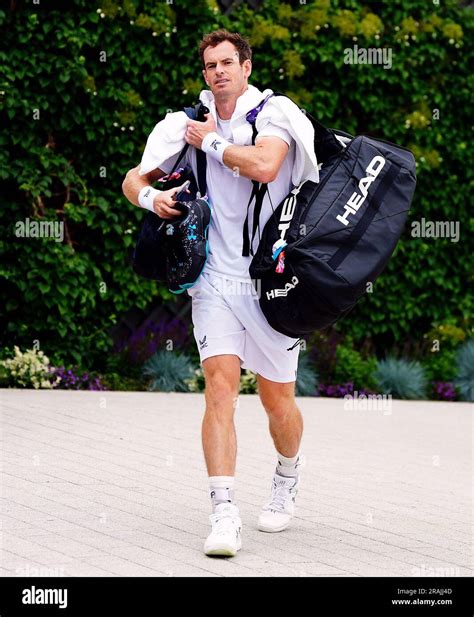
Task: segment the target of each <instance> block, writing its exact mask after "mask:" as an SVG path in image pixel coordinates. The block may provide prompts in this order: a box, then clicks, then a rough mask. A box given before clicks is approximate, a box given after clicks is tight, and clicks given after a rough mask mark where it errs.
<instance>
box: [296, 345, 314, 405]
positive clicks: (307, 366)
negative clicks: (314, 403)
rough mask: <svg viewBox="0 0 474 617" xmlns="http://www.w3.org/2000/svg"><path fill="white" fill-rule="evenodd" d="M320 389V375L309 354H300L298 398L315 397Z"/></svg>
mask: <svg viewBox="0 0 474 617" xmlns="http://www.w3.org/2000/svg"><path fill="white" fill-rule="evenodd" d="M317 387H318V374H317V372H316V369H315V367H314V366H313V365H312V363H311V361H310V358H309V356H308V354H306V353H300V355H299V358H298V375H297V378H296V396H314V395H315V394H316V388H317Z"/></svg>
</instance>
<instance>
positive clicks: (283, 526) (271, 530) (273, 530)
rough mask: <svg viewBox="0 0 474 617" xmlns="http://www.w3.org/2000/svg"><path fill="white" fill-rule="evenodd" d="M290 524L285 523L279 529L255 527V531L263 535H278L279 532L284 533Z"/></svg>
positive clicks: (262, 526)
mask: <svg viewBox="0 0 474 617" xmlns="http://www.w3.org/2000/svg"><path fill="white" fill-rule="evenodd" d="M290 523H291V521H290V522H289V523H286V524H285V525H281V526H280V527H266V526H265V525H260V524H259V525H257V529H258V530H259V531H264V532H265V533H278V532H279V531H284V530H285V529H287V528H288V527H289V526H290Z"/></svg>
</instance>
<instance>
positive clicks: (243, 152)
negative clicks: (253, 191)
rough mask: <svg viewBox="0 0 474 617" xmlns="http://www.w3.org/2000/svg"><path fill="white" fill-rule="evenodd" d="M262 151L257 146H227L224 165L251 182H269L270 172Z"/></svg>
mask: <svg viewBox="0 0 474 617" xmlns="http://www.w3.org/2000/svg"><path fill="white" fill-rule="evenodd" d="M261 150H262V149H261V148H259V147H258V146H234V145H231V146H228V147H227V148H226V149H225V150H224V157H223V161H224V164H225V165H226V166H227V167H229V168H230V169H232V170H233V171H235V172H236V173H238V174H239V175H240V176H245V177H246V178H250V179H251V180H257V181H258V182H270V181H271V178H270V177H269V173H270V170H269V168H268V165H267V163H266V161H265V160H264V158H263V152H262V151H261Z"/></svg>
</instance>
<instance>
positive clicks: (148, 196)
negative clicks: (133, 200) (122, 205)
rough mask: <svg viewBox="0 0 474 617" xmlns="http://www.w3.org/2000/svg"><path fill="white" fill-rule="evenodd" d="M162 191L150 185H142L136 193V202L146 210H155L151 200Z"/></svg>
mask: <svg viewBox="0 0 474 617" xmlns="http://www.w3.org/2000/svg"><path fill="white" fill-rule="evenodd" d="M162 192H163V191H159V190H158V189H154V188H153V187H152V186H144V187H143V188H142V190H141V191H140V192H139V193H138V203H139V204H140V206H141V207H142V208H146V209H147V210H150V212H155V210H154V208H153V202H154V201H155V197H156V196H157V195H159V194H160V193H162ZM155 214H156V213H155Z"/></svg>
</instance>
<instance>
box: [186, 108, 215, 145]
mask: <svg viewBox="0 0 474 617" xmlns="http://www.w3.org/2000/svg"><path fill="white" fill-rule="evenodd" d="M215 131H217V126H216V122H215V120H214V118H213V117H212V114H211V113H208V114H206V121H205V122H197V121H196V120H188V121H187V129H186V133H185V135H184V139H185V141H186V143H188V144H190V145H191V146H194V147H195V148H201V144H202V140H203V139H204V137H206V135H207V134H208V133H213V132H215Z"/></svg>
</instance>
